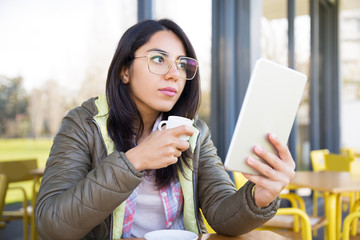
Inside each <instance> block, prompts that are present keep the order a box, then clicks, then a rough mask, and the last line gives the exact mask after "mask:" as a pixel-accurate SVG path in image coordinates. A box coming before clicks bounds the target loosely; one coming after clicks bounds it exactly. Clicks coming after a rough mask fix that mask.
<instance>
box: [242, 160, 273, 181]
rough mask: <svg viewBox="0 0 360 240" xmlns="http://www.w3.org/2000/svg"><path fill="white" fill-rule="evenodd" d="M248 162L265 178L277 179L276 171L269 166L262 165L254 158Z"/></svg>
mask: <svg viewBox="0 0 360 240" xmlns="http://www.w3.org/2000/svg"><path fill="white" fill-rule="evenodd" d="M246 161H247V163H248V164H249V166H250V167H252V168H254V169H256V170H257V171H259V172H260V173H261V174H262V175H263V176H265V177H268V178H271V179H276V177H277V174H276V171H275V169H274V168H272V167H271V166H269V165H268V164H266V163H262V162H261V161H260V160H257V159H255V158H254V157H252V156H249V157H247V159H246Z"/></svg>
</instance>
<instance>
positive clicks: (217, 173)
mask: <svg viewBox="0 0 360 240" xmlns="http://www.w3.org/2000/svg"><path fill="white" fill-rule="evenodd" d="M95 100H96V99H95V98H92V99H89V100H88V101H86V102H85V103H83V105H82V106H81V107H77V108H75V109H73V110H71V111H70V112H69V113H68V114H67V115H66V116H65V117H64V119H63V121H62V125H61V127H60V130H59V132H58V133H57V135H56V136H55V139H54V143H53V146H52V148H51V152H50V156H49V158H48V161H47V164H46V169H45V173H44V177H43V179H42V182H41V187H40V190H39V195H38V198H37V201H36V205H35V221H36V225H37V229H38V231H39V234H40V236H41V237H42V238H43V239H109V238H110V237H111V236H112V229H113V227H112V222H113V221H112V219H113V212H114V210H115V209H116V208H117V207H118V206H120V205H121V203H123V202H124V201H125V200H126V199H127V198H128V197H129V196H130V194H131V193H132V191H133V190H134V189H135V188H136V187H137V186H138V185H139V184H140V182H141V178H142V176H143V174H142V173H141V172H139V171H137V170H136V169H135V168H134V167H133V166H132V165H131V163H130V162H129V160H128V159H127V158H126V156H125V154H124V153H123V152H118V151H114V152H112V153H110V151H109V149H107V148H106V146H109V145H111V143H110V144H109V142H108V141H111V140H109V139H106V138H104V135H102V132H101V131H102V130H101V126H100V125H99V124H98V122H97V121H96V118H97V117H99V116H101V115H104V116H105V115H106V114H103V112H104V111H105V112H106V108H103V109H101V107H100V108H99V106H96V104H95ZM194 127H195V128H196V129H197V130H198V131H196V132H197V133H198V134H197V136H196V139H193V140H190V141H193V143H194V145H195V148H194V149H193V150H194V156H195V158H194V159H196V160H195V161H194V162H193V169H194V170H193V171H192V176H191V178H187V179H188V180H189V181H190V182H191V185H192V188H191V189H192V191H193V192H192V194H191V195H190V194H189V190H188V188H186V189H187V190H186V191H184V192H183V194H184V223H185V227H186V228H187V229H188V230H191V231H193V232H196V233H204V232H206V229H205V227H204V224H203V220H202V216H201V214H200V209H201V210H202V212H203V214H204V216H205V217H206V219H207V221H208V222H209V224H210V226H211V227H212V228H213V229H214V230H215V231H216V232H218V233H220V234H225V235H238V234H242V233H246V232H248V231H251V230H252V229H254V228H257V227H259V226H261V225H262V224H263V223H265V222H266V221H268V220H269V219H270V218H271V217H273V216H274V215H275V213H276V211H277V209H278V207H279V202H280V200H279V199H277V200H276V201H274V202H272V203H271V204H270V205H269V206H268V207H266V208H258V207H257V206H256V205H255V203H254V200H253V198H252V194H251V190H252V187H253V184H252V183H250V182H248V183H246V184H245V185H244V186H243V187H242V188H240V190H238V191H237V190H236V188H235V186H234V184H233V182H232V181H231V179H230V178H229V175H228V174H227V172H226V171H225V169H224V167H223V165H222V163H221V160H220V158H219V157H218V156H217V153H216V148H215V146H214V145H213V143H212V141H211V136H210V131H209V129H208V127H207V125H206V124H205V123H204V122H203V121H201V120H195V121H194ZM108 152H109V154H108ZM181 184H182V187H183V185H185V184H186V185H187V186H188V183H185V184H183V183H181ZM187 204H190V205H192V206H187ZM191 209H192V212H191ZM185 211H187V213H185ZM185 214H186V215H187V217H185ZM187 224H191V225H190V226H189V225H188V226H187Z"/></svg>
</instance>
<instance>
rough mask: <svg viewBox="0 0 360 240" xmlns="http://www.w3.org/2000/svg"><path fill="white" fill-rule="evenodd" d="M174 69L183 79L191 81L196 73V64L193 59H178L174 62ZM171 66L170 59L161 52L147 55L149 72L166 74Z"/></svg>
mask: <svg viewBox="0 0 360 240" xmlns="http://www.w3.org/2000/svg"><path fill="white" fill-rule="evenodd" d="M175 63H176V68H177V70H178V71H179V75H180V77H181V78H183V79H187V80H191V79H193V78H194V77H195V74H196V71H197V62H196V60H195V59H192V58H188V57H180V58H178V59H177V60H176V61H175ZM171 65H172V59H171V58H170V57H168V56H167V55H165V54H163V53H161V52H152V53H150V54H149V70H150V72H152V73H155V74H166V73H167V72H168V71H169V69H170V68H171Z"/></svg>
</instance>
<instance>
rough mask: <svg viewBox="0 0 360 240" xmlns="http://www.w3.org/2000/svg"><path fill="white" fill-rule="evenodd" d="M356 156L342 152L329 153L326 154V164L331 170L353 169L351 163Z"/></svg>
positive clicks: (348, 170)
mask: <svg viewBox="0 0 360 240" xmlns="http://www.w3.org/2000/svg"><path fill="white" fill-rule="evenodd" d="M353 161H354V158H352V157H348V156H345V155H341V154H334V153H329V154H325V165H326V169H327V170H329V171H338V172H340V171H347V172H350V171H351V163H352V162H353Z"/></svg>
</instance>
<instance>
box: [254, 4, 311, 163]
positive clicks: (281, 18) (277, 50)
mask: <svg viewBox="0 0 360 240" xmlns="http://www.w3.org/2000/svg"><path fill="white" fill-rule="evenodd" d="M295 2H296V9H295V11H296V17H295V64H296V66H295V69H296V70H297V71H300V72H302V73H304V74H306V75H307V76H309V61H310V17H309V4H308V0H298V1H295ZM287 3H288V1H287V0H277V1H276V3H274V1H273V0H264V1H263V18H262V22H261V24H262V26H261V27H262V38H261V47H262V57H265V58H268V59H270V60H272V61H274V62H277V63H279V64H282V65H284V66H288V65H289V64H288V39H289V37H288V18H287V16H288V13H287V11H288V10H287ZM309 85H310V84H309V82H308V83H307V87H306V89H305V92H304V95H303V99H302V101H301V103H300V106H299V110H298V114H297V122H296V123H297V138H298V139H297V148H296V149H297V156H296V160H297V169H309V168H310V165H309V164H310V160H309V154H310V153H309V146H310V144H309V134H308V132H309V113H310V108H309Z"/></svg>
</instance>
